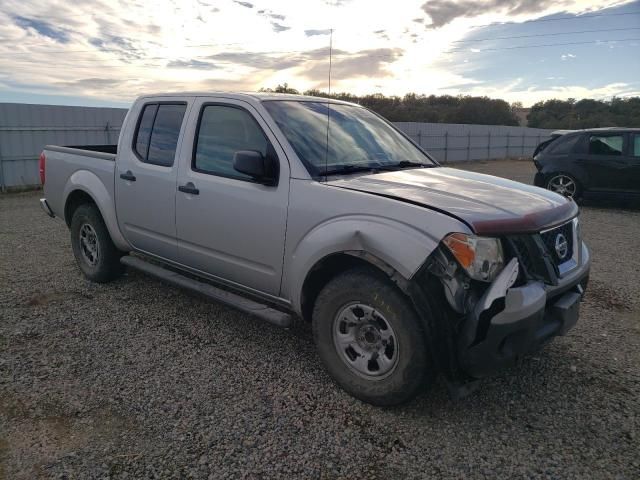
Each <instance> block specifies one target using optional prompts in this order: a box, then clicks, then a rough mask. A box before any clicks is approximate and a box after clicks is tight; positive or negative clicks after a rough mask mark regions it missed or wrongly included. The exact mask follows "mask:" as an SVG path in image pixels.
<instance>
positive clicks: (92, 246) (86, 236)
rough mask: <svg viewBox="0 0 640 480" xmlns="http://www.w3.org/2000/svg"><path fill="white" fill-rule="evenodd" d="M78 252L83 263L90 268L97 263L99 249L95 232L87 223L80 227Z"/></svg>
mask: <svg viewBox="0 0 640 480" xmlns="http://www.w3.org/2000/svg"><path fill="white" fill-rule="evenodd" d="M79 236H80V252H81V253H82V257H83V258H84V261H85V262H87V263H88V264H89V265H91V266H92V267H93V266H95V265H96V264H97V263H98V258H99V254H100V248H99V247H98V236H97V234H96V231H95V230H94V229H93V227H92V226H91V225H89V224H88V223H84V224H82V226H81V227H80V233H79Z"/></svg>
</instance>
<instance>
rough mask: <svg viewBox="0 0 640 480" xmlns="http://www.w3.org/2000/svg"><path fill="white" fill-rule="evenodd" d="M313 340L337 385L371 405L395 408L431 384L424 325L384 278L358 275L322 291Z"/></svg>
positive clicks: (337, 279) (348, 274)
mask: <svg viewBox="0 0 640 480" xmlns="http://www.w3.org/2000/svg"><path fill="white" fill-rule="evenodd" d="M312 322H313V336H314V340H315V342H316V345H317V348H318V353H319V355H320V358H321V359H322V362H323V363H324V365H325V367H326V369H327V370H328V371H329V373H330V374H331V376H332V377H333V378H334V380H335V381H336V382H337V383H338V384H339V385H340V386H341V387H342V388H343V389H344V390H346V391H347V392H349V393H350V394H351V395H353V396H354V397H356V398H359V399H360V400H363V401H365V402H368V403H371V404H373V405H381V406H382V405H397V404H400V403H403V402H406V401H408V400H410V399H411V398H413V397H414V396H415V395H416V394H417V393H418V391H419V390H420V389H421V388H422V387H424V386H426V385H428V384H430V383H432V382H433V380H434V378H435V371H434V368H433V365H432V362H431V360H430V356H429V354H428V352H427V348H426V342H425V338H424V334H423V330H422V328H421V324H420V320H419V319H418V316H417V314H416V313H415V311H414V309H413V307H412V306H411V304H410V302H409V301H408V299H407V298H406V297H405V296H404V295H403V294H402V293H401V292H400V291H399V290H398V289H397V288H396V286H395V285H393V284H392V283H391V282H390V281H389V279H388V278H386V276H384V275H383V274H381V273H379V272H377V271H374V270H373V269H372V270H369V269H354V270H350V271H348V272H345V273H343V274H341V275H339V276H337V277H335V278H333V279H332V280H331V281H329V283H328V284H327V285H326V286H325V287H324V288H323V289H322V291H321V292H320V294H319V295H318V298H317V300H316V302H315V306H314V310H313V316H312Z"/></svg>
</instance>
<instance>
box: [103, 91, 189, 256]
mask: <svg viewBox="0 0 640 480" xmlns="http://www.w3.org/2000/svg"><path fill="white" fill-rule="evenodd" d="M187 107H188V104H187V102H185V101H184V100H178V99H176V100H175V101H172V100H171V99H167V98H163V99H162V101H153V100H149V101H147V102H140V104H137V105H135V107H134V108H135V111H134V110H132V111H131V112H130V114H129V115H131V116H132V118H131V120H129V122H130V123H129V124H130V125H133V126H135V128H128V129H126V130H125V131H124V132H123V135H122V138H121V139H120V142H119V151H118V156H117V159H116V174H115V196H116V213H117V216H118V225H119V227H120V231H121V232H122V233H123V234H124V236H125V238H126V239H127V240H128V241H129V242H130V243H131V245H133V247H134V248H136V249H137V250H141V251H143V252H146V253H150V254H153V255H156V256H160V257H163V258H166V259H169V260H174V261H175V260H176V257H177V242H176V225H175V193H176V178H177V175H178V162H177V161H176V152H177V151H179V147H180V145H179V140H180V138H182V137H181V136H180V134H181V131H182V130H183V129H184V126H183V125H184V124H185V123H186V122H184V119H185V118H186V112H187Z"/></svg>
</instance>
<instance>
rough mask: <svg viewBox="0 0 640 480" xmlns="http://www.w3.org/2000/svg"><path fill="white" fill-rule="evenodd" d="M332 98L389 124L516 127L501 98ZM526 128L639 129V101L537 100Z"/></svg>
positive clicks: (518, 106) (513, 115)
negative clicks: (355, 104)
mask: <svg viewBox="0 0 640 480" xmlns="http://www.w3.org/2000/svg"><path fill="white" fill-rule="evenodd" d="M262 91H267V92H278V93H294V94H299V93H301V92H299V91H298V90H296V89H295V88H291V87H289V85H287V84H286V83H285V84H283V85H278V86H277V87H276V88H274V89H269V88H267V89H262ZM302 93H303V94H304V95H313V96H316V97H325V98H326V97H328V95H327V93H326V92H322V91H320V90H307V91H305V92H302ZM331 98H335V99H339V100H345V101H348V102H353V103H358V104H360V105H363V106H365V107H367V108H370V109H371V110H373V111H374V112H377V113H379V114H380V115H382V116H384V117H386V118H388V119H389V120H391V121H393V122H429V123H467V124H480V125H518V117H517V116H516V110H517V109H521V108H522V105H521V104H520V103H514V104H512V105H509V104H508V103H507V102H505V101H504V100H497V99H492V98H488V97H470V96H462V95H461V96H451V95H441V96H436V95H428V96H427V95H418V94H415V93H408V94H406V95H405V96H404V97H395V96H391V97H387V96H384V95H382V94H371V95H362V96H358V95H353V94H351V93H336V94H331ZM528 126H529V127H537V128H551V129H560V128H566V129H578V128H594V127H609V126H611V127H620V126H625V127H640V97H630V98H613V99H612V100H609V101H600V100H589V99H586V100H580V101H576V100H573V99H569V100H547V101H545V102H538V103H536V104H535V105H533V107H531V111H530V113H529V116H528Z"/></svg>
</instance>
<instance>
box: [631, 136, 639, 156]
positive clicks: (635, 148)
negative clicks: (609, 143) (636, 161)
mask: <svg viewBox="0 0 640 480" xmlns="http://www.w3.org/2000/svg"><path fill="white" fill-rule="evenodd" d="M631 138H632V139H633V142H632V143H631V155H633V156H634V157H640V134H637V133H636V134H634V135H633V136H632V137H631Z"/></svg>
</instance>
